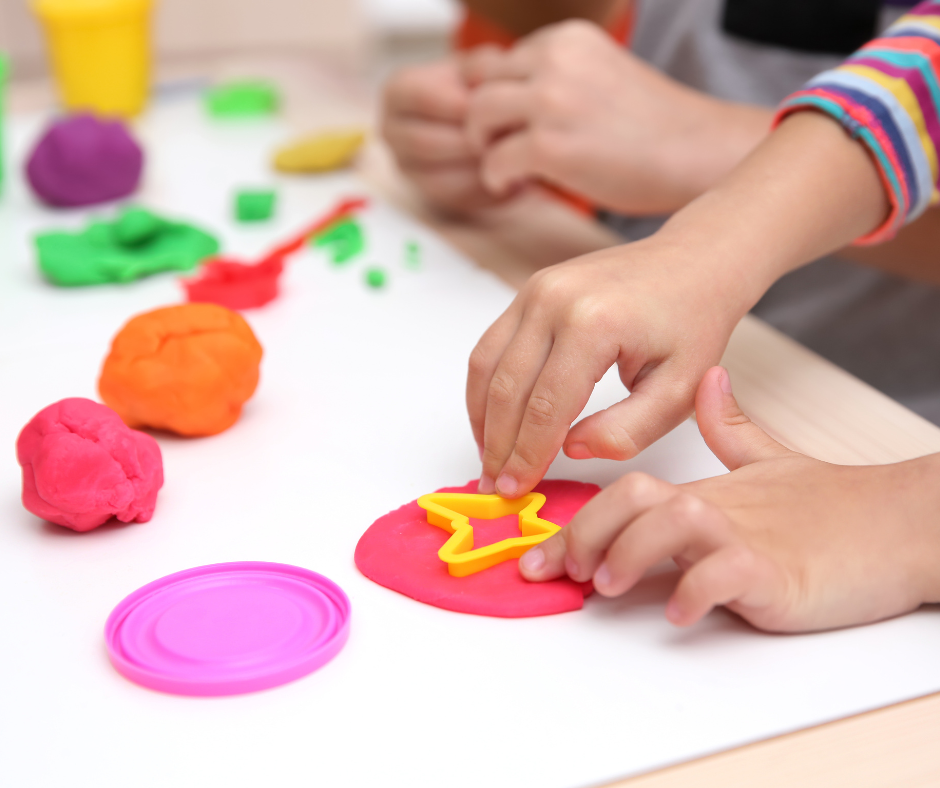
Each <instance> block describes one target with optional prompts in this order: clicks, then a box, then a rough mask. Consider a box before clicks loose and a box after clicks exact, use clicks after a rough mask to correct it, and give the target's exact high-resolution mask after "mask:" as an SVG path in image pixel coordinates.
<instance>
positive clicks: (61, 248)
mask: <svg viewBox="0 0 940 788" xmlns="http://www.w3.org/2000/svg"><path fill="white" fill-rule="evenodd" d="M35 243H36V254H37V259H38V264H39V269H40V270H41V271H42V273H43V275H44V276H45V277H46V279H48V280H49V281H50V282H52V283H53V284H56V285H60V286H63V287H79V286H83V285H99V284H108V283H112V282H131V281H133V280H135V279H140V278H141V277H143V276H149V275H151V274H155V273H159V272H161V271H188V270H190V269H192V268H194V267H195V266H196V264H197V263H199V262H200V261H201V260H203V259H205V258H206V257H209V256H211V255H213V254H215V253H216V252H218V250H219V242H218V240H217V239H216V238H215V237H214V236H212V235H210V234H209V233H207V232H205V231H204V230H202V229H200V228H199V227H195V226H193V225H191V224H186V223H185V222H174V221H170V220H168V219H164V218H162V217H160V216H157V215H156V214H154V213H151V212H150V211H147V210H145V209H143V208H137V207H130V208H126V209H124V210H123V211H122V212H121V213H120V214H119V215H118V217H117V219H116V220H115V221H113V222H102V221H92V222H91V223H90V224H89V225H88V226H87V227H86V228H85V229H84V230H81V231H80V232H77V233H72V232H65V231H60V230H53V231H51V232H45V233H40V234H38V235H37V236H36V238H35Z"/></svg>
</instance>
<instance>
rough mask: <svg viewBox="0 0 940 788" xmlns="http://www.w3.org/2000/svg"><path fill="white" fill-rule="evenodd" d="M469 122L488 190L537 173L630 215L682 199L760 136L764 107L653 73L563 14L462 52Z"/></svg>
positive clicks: (670, 206) (765, 122) (766, 118)
mask: <svg viewBox="0 0 940 788" xmlns="http://www.w3.org/2000/svg"><path fill="white" fill-rule="evenodd" d="M464 73H465V75H466V78H467V80H468V81H469V82H470V83H471V84H474V85H478V87H477V88H476V90H474V92H473V95H472V97H471V98H470V104H469V114H468V119H467V129H468V133H469V135H470V138H471V140H472V142H473V143H474V146H475V150H476V151H477V152H478V153H480V154H483V171H482V176H483V181H484V183H485V184H486V186H487V187H488V188H489V189H490V190H491V191H492V193H493V194H504V193H506V191H507V190H509V189H511V188H513V187H514V186H517V185H518V184H520V183H524V182H528V181H530V180H531V179H535V178H543V179H545V180H547V181H550V182H553V183H555V184H558V185H560V186H563V187H565V188H568V189H571V190H573V191H575V192H577V193H579V194H582V195H584V196H585V197H588V198H590V199H591V200H593V201H594V202H595V203H597V204H599V205H602V206H604V207H605V208H610V209H612V210H617V211H622V212H625V213H630V214H662V213H669V212H672V211H674V210H676V209H678V208H680V207H681V206H683V205H685V204H686V203H687V202H689V201H690V200H691V199H693V198H694V197H696V196H698V195H699V194H701V193H702V192H704V191H705V190H706V189H708V188H709V187H711V186H712V185H713V184H714V183H715V182H716V181H718V180H719V179H720V178H722V177H723V176H724V175H725V174H726V173H728V172H729V171H730V170H731V169H732V168H733V167H734V166H735V165H737V164H738V162H739V161H741V159H743V158H744V156H745V155H746V154H747V153H748V152H749V151H750V150H751V149H752V148H753V147H754V146H755V145H757V144H758V143H759V142H760V141H761V139H763V138H764V137H765V136H766V134H767V132H768V130H769V126H770V118H771V116H772V112H771V111H770V110H766V109H763V108H760V107H749V106H745V105H739V104H731V103H729V102H725V101H721V100H719V99H715V98H712V97H710V96H707V95H705V94H703V93H699V92H697V91H695V90H692V89H690V88H688V87H685V86H684V85H681V84H679V83H678V82H675V81H674V80H672V79H670V78H668V77H666V76H664V75H663V74H660V73H659V72H658V71H656V70H655V69H654V68H652V67H651V66H648V65H647V64H645V63H643V62H642V61H641V60H640V59H639V58H637V57H635V56H634V55H632V54H630V53H629V52H627V51H626V50H624V49H623V47H622V46H620V45H619V44H617V43H616V42H615V41H614V40H613V39H611V37H610V36H609V35H607V34H606V33H605V32H604V31H603V30H601V29H600V28H599V27H597V26H595V25H592V24H590V23H588V22H584V21H569V22H565V23H562V24H558V25H553V26H551V27H547V28H544V29H543V30H541V31H539V32H538V33H535V34H533V35H531V36H529V37H528V38H525V39H523V40H522V41H521V42H520V43H519V44H517V45H516V46H515V47H514V48H513V49H512V50H510V51H509V52H506V53H503V52H498V51H496V50H484V51H480V52H477V53H471V54H470V55H469V56H468V57H467V59H466V60H465V66H464Z"/></svg>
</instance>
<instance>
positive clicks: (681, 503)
mask: <svg viewBox="0 0 940 788" xmlns="http://www.w3.org/2000/svg"><path fill="white" fill-rule="evenodd" d="M668 507H669V515H670V517H671V519H672V520H673V521H674V522H676V523H678V524H680V525H684V526H691V527H694V528H695V529H697V530H699V529H708V528H709V523H710V520H709V519H708V518H705V517H704V515H705V512H706V510H707V504H706V503H705V502H704V501H703V500H702V499H701V498H697V497H696V496H694V495H689V494H688V493H679V494H678V495H676V496H675V497H674V498H672V499H671V500H670V501H669V503H668Z"/></svg>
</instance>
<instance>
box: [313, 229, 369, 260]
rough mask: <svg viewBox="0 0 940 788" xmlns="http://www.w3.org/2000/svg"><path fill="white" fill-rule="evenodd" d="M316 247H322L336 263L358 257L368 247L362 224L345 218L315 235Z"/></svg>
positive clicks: (314, 243) (314, 242)
mask: <svg viewBox="0 0 940 788" xmlns="http://www.w3.org/2000/svg"><path fill="white" fill-rule="evenodd" d="M313 245H314V247H315V248H318V249H320V248H322V249H323V250H324V251H326V253H327V254H329V255H330V259H331V260H332V261H333V262H334V263H335V264H336V265H342V264H343V263H346V262H349V261H350V260H352V259H353V258H354V257H358V256H359V255H360V254H362V253H363V251H364V250H365V248H366V239H365V234H364V233H363V232H362V225H361V224H359V222H357V221H356V220H355V219H343V220H341V221H339V222H337V223H336V224H332V225H330V226H329V227H328V228H327V229H326V230H324V231H323V232H322V233H319V234H318V235H315V236H314V237H313Z"/></svg>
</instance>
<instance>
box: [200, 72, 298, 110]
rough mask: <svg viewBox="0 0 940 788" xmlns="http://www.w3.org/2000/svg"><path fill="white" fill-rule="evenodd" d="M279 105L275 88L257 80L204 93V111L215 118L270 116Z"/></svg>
mask: <svg viewBox="0 0 940 788" xmlns="http://www.w3.org/2000/svg"><path fill="white" fill-rule="evenodd" d="M280 103H281V99H280V96H279V94H278V91H277V88H276V87H275V86H274V85H273V84H271V83H270V82H264V81H259V80H246V81H243V82H229V83H227V84H224V85H218V86H217V87H214V88H211V89H210V90H208V91H207V92H206V109H207V110H208V111H209V114H210V115H213V116H214V117H217V118H246V117H254V116H258V115H271V114H273V113H275V112H277V109H278V106H279V105H280Z"/></svg>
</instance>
